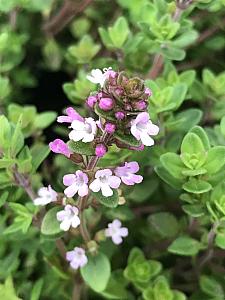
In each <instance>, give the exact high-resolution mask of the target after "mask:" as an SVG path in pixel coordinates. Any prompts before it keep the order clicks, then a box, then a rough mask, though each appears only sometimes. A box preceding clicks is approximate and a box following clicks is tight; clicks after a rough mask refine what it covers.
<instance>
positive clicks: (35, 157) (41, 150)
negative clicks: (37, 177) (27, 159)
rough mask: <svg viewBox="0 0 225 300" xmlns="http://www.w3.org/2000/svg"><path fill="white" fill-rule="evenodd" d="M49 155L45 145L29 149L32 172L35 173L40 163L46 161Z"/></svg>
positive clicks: (36, 145) (37, 145)
mask: <svg viewBox="0 0 225 300" xmlns="http://www.w3.org/2000/svg"><path fill="white" fill-rule="evenodd" d="M49 153H50V149H49V146H47V145H43V144H35V145H34V146H33V147H32V148H31V156H32V166H33V172H36V171H37V169H38V168H39V166H40V165H41V163H42V162H43V161H44V160H45V159H46V157H47V156H48V155H49Z"/></svg>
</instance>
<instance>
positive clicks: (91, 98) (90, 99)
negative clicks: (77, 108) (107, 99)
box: [86, 96, 98, 108]
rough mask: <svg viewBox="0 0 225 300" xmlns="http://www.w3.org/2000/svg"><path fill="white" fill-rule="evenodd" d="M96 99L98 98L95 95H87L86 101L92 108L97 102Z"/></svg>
mask: <svg viewBox="0 0 225 300" xmlns="http://www.w3.org/2000/svg"><path fill="white" fill-rule="evenodd" d="M97 100H98V98H97V97H96V96H89V97H88V98H87V101H86V103H87V105H88V106H89V107H91V108H93V107H94V105H95V103H96V102H97Z"/></svg>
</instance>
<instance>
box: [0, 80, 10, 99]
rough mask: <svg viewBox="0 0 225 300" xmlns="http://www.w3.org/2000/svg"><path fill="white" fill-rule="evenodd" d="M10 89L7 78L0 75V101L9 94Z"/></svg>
mask: <svg viewBox="0 0 225 300" xmlns="http://www.w3.org/2000/svg"><path fill="white" fill-rule="evenodd" d="M10 90H11V89H10V83H9V79H8V78H7V77H2V76H1V75H0V103H1V102H3V101H4V98H6V97H7V96H8V95H9V93H10ZM2 100H3V101H2Z"/></svg>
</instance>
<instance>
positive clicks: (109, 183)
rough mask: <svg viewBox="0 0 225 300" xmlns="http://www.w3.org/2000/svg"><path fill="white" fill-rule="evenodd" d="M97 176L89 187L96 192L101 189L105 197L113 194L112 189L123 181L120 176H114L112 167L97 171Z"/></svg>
mask: <svg viewBox="0 0 225 300" xmlns="http://www.w3.org/2000/svg"><path fill="white" fill-rule="evenodd" d="M95 178H96V179H95V180H94V181H93V182H92V183H91V184H90V186H89V188H90V189H91V190H92V191H93V192H95V193H97V192H99V191H100V190H101V192H102V195H103V196H105V197H110V196H112V195H113V190H112V189H117V188H118V187H119V186H120V183H121V180H120V178H119V177H117V176H113V175H112V171H111V170H110V169H104V170H99V171H97V172H96V173H95Z"/></svg>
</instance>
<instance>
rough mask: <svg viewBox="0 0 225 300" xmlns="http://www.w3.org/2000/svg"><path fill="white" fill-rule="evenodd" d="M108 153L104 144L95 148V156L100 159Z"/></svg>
mask: <svg viewBox="0 0 225 300" xmlns="http://www.w3.org/2000/svg"><path fill="white" fill-rule="evenodd" d="M106 152H107V148H106V146H105V145H104V144H98V145H97V146H96V148H95V155H96V156H98V157H103V156H104V155H105V154H106Z"/></svg>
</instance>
